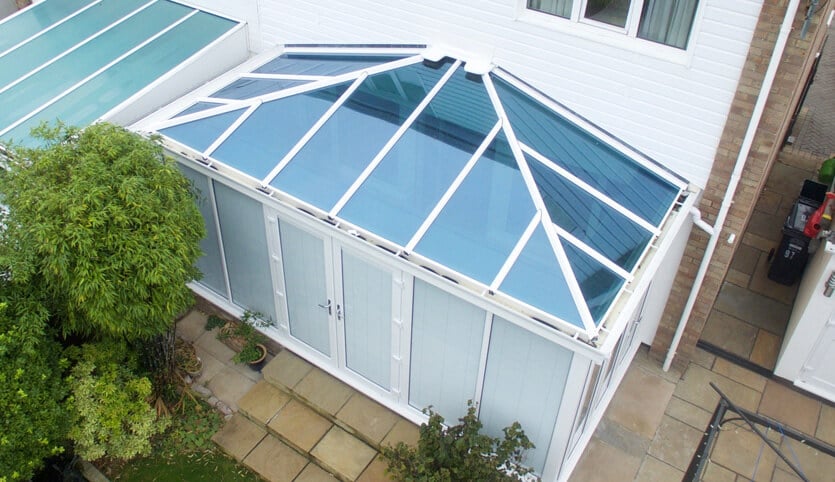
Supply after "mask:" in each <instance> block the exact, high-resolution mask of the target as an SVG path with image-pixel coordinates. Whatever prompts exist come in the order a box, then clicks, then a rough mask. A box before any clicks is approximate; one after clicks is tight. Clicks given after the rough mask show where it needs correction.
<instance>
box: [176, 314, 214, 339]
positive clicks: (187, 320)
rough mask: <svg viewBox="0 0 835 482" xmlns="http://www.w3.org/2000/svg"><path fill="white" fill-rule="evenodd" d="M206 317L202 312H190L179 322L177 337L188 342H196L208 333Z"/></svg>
mask: <svg viewBox="0 0 835 482" xmlns="http://www.w3.org/2000/svg"><path fill="white" fill-rule="evenodd" d="M206 317H207V316H206V314H205V313H203V312H201V311H198V310H191V311H189V312H188V314H187V315H186V316H184V317H182V318H181V319H180V321H178V322H177V335H178V336H179V337H180V338H182V339H183V340H186V341H190V342H194V341H196V340H197V339H198V338H200V337H201V336H203V334H205V333H206Z"/></svg>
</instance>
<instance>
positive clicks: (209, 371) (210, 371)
mask: <svg viewBox="0 0 835 482" xmlns="http://www.w3.org/2000/svg"><path fill="white" fill-rule="evenodd" d="M196 349H197V356H199V357H200V360H201V361H203V372H202V373H201V374H200V376H199V377H197V381H198V382H200V383H202V384H204V385H206V384H208V383H209V381H211V379H212V378H214V376H215V375H217V374H218V373H220V372H222V371H223V369H224V368H226V363H223V362H222V361H220V360H218V359H217V358H215V356H214V355H212V354H210V353H208V352H206V351H205V350H203V349H202V348H200V347H199V346H198V347H196Z"/></svg>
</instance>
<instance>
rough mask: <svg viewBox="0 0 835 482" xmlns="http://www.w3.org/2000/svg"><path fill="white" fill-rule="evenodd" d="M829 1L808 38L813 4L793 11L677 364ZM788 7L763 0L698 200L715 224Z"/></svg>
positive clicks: (688, 261) (700, 238)
mask: <svg viewBox="0 0 835 482" xmlns="http://www.w3.org/2000/svg"><path fill="white" fill-rule="evenodd" d="M832 4H833V0H822V1H821V2H820V4H819V5H818V9H817V10H816V13H815V14H814V15H813V16H812V21H811V23H810V25H809V28H808V32H807V34H806V37H805V38H804V39H801V38H800V32H801V28H802V25H803V22H804V19H805V18H806V12H807V7H808V5H807V2H805V1H804V2H801V3H800V7H799V8H800V10H799V11H798V13H797V16H796V17H795V21H794V25H793V28H792V31H791V34H790V36H789V41H788V43H787V45H786V50H785V52H784V53H783V57H782V59H781V63H780V67H779V69H778V71H777V76H776V78H775V80H774V85H773V87H772V90H771V94H770V96H769V98H768V102H767V103H766V107H765V111H764V113H763V116H762V120H761V121H760V125H759V126H758V129H757V132H756V135H755V137H754V143H753V145H752V148H751V152H750V154H749V156H748V159H747V161H746V164H745V168H744V170H743V173H742V179H741V181H740V183H739V187H738V188H737V190H736V194H735V196H734V201H733V205H732V207H731V209H730V211H729V213H728V216H727V219H726V220H725V224H724V226H723V229H722V234H721V237H720V240H719V244H718V245H717V248H716V251H715V252H714V255H713V258H712V260H711V263H710V268H709V269H708V271H707V275H706V277H705V280H704V282H703V283H702V286H701V289H700V291H699V295H698V299H697V301H696V304H695V306H694V309H693V313H692V314H691V316H690V320H689V322H688V325H687V329H686V330H685V332H684V335H683V337H682V340H681V344H680V345H679V349H678V354H677V356H676V359H675V364H676V365H678V366H682V365H683V364H684V363H686V362H687V361H688V360H689V359H690V357H691V356H692V354H693V350H694V348H695V346H696V342H697V341H698V339H699V335H700V334H701V332H702V328H703V327H704V324H705V322H706V321H707V317H708V314H709V313H710V310H711V308H712V307H713V304H714V302H715V300H716V297H717V294H718V293H719V288H720V287H721V285H722V282H723V281H724V279H725V276H726V274H727V271H728V267H729V265H730V262H731V259H732V257H733V254H734V251H735V249H736V247H737V246H738V245H739V244H740V242H741V238H742V236H741V235H742V233H743V231H744V229H745V226H746V225H747V224H748V221H749V219H750V217H751V214H752V213H753V210H754V205H755V203H756V201H757V199H758V197H759V194H760V192H761V191H762V188H763V186H764V185H765V181H766V179H767V176H768V173H769V171H770V169H771V166H772V164H773V163H774V161H775V159H776V157H777V154H778V153H779V150H780V144H781V143H782V140H783V137H784V136H785V132H786V129H787V128H788V124H789V121H790V118H791V115H792V113H793V111H794V107H795V106H796V105H797V103H798V102H799V97H800V94H801V90H802V87H803V85H804V83H805V81H806V79H807V78H808V75H809V73H810V70H811V66H812V62H813V61H814V54H815V53H816V52H817V51H818V49H819V48H820V45H821V44H822V42H823V40H824V38H825V35H826V30H827V29H826V25H825V24H822V22H825V21H826V19H827V18H828V15H829V11H830V10H831V8H832ZM787 6H788V0H766V1H765V3H764V4H763V8H762V11H761V12H760V17H759V21H758V23H757V28H756V30H755V32H754V38H753V39H752V41H751V46H750V49H749V52H748V57H747V60H746V63H745V68H744V69H743V71H742V74H741V77H740V80H739V85H738V88H737V91H736V95H735V96H734V100H733V103H732V104H731V109H730V112H729V114H728V119H727V122H726V124H725V129H724V131H723V134H722V138H721V141H720V143H719V147H718V148H717V152H716V158H715V159H714V163H713V167H712V169H711V173H710V177H709V179H708V183H707V185H706V187H705V191H704V193H703V196H702V199H701V202H700V205H699V209H700V210H701V211H702V217H703V218H704V219H705V220H706V221H707V222H708V223H710V224H713V223H714V221H715V219H716V216H717V215H718V212H719V207H720V205H721V203H722V198H723V197H724V195H725V188H726V186H727V185H728V182H729V179H730V176H731V171H732V170H733V166H734V162H735V161H736V158H737V156H738V155H739V151H740V148H741V145H742V139H743V137H744V136H745V131H746V129H747V128H748V123H749V120H750V118H751V114H752V112H753V109H754V104H755V103H756V101H757V94H758V92H759V89H760V87H761V85H762V81H763V78H764V76H765V72H766V70H767V69H768V61H769V59H770V57H771V54H772V52H773V51H774V47H775V42H776V40H777V35H778V32H779V30H780V25H781V24H782V21H783V18H784V17H785V14H786V9H787ZM732 233H733V234H735V235H736V240H735V241H734V243H733V244H731V243H728V242H727V240H728V236H729V235H730V234H732ZM708 239H709V237H708V235H707V234H706V233H705V232H703V231H701V230H699V229H698V228H694V229H693V234H691V236H690V240H689V242H688V245H687V248H686V249H685V252H684V256H683V258H682V262H681V265H680V267H679V270H678V273H677V275H676V279H675V281H674V283H673V287H672V293H671V296H670V300H669V302H668V304H667V307H666V309H665V311H664V315H663V317H662V319H661V324H660V326H659V328H658V332H657V334H656V336H655V339H654V340H653V344H652V350H651V353H652V354H653V355H654V356H655V357H656V358H659V359H663V357H664V356H665V355H666V352H667V349H668V348H669V346H670V342H671V340H672V337H673V334H674V333H675V329H676V325H677V324H678V321H679V318H680V317H681V313H682V311H683V310H684V304H685V303H686V301H687V297H688V295H689V293H690V287H691V286H692V284H693V280H694V278H695V276H696V272H697V271H698V269H699V264H700V263H701V260H702V257H703V255H704V251H705V248H706V246H707V243H708Z"/></svg>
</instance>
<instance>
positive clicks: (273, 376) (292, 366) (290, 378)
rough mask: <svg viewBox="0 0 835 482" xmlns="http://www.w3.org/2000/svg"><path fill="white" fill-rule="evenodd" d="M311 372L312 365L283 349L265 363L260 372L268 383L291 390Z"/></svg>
mask: <svg viewBox="0 0 835 482" xmlns="http://www.w3.org/2000/svg"><path fill="white" fill-rule="evenodd" d="M311 370H313V365H311V364H310V363H308V362H307V361H305V360H304V359H303V358H301V357H299V356H297V355H295V354H293V353H291V352H290V351H289V350H286V349H285V350H281V351H280V352H279V353H278V354H277V355H276V356H275V357H274V358H273V359H272V361H270V362H269V363H267V365H266V366H265V367H264V369H263V370H261V374H262V375H263V376H264V378H265V379H266V380H267V381H269V382H270V383H273V384H275V385H278V386H279V387H283V388H286V389H292V388H293V387H295V386H296V384H297V383H299V382H300V381H301V379H302V378H304V377H305V376H306V375H307V374H308V373H310V371H311Z"/></svg>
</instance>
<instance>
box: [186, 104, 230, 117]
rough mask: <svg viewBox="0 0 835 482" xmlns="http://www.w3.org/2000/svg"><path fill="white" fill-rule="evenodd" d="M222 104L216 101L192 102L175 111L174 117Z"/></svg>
mask: <svg viewBox="0 0 835 482" xmlns="http://www.w3.org/2000/svg"><path fill="white" fill-rule="evenodd" d="M221 105H224V104H218V103H217V102H195V103H194V104H192V105H190V106H189V107H188V108H186V109H183V110H181V111H180V112H178V113H177V115H175V116H174V117H182V116H184V115H189V114H194V113H195V112H202V111H204V110H208V109H211V108H213V107H219V106H221Z"/></svg>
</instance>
